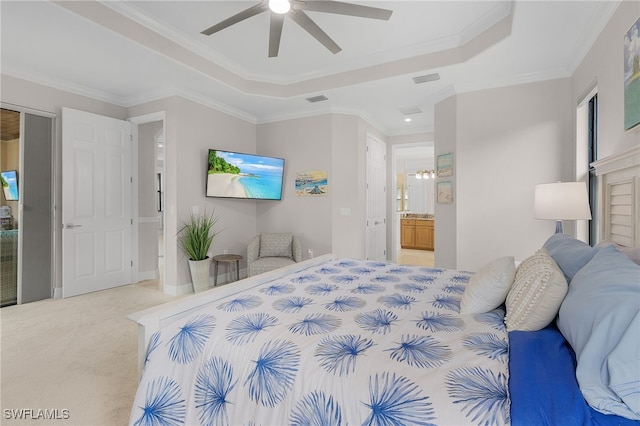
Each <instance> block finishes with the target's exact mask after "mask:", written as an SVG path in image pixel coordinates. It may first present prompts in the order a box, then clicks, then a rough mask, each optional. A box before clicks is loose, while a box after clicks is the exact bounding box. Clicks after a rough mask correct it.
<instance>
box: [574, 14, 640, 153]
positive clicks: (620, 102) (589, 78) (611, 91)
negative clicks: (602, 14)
mask: <svg viewBox="0 0 640 426" xmlns="http://www.w3.org/2000/svg"><path fill="white" fill-rule="evenodd" d="M638 17H640V2H637V1H622V2H620V5H619V6H618V9H617V10H616V11H615V13H614V14H613V16H612V17H611V19H610V20H609V22H608V23H607V25H606V26H605V28H604V29H603V30H602V32H601V33H600V35H599V36H598V38H597V39H596V41H595V42H594V44H593V46H592V47H591V49H590V50H589V52H588V53H587V55H586V56H585V58H584V59H583V60H582V62H581V63H580V65H579V66H578V68H577V69H576V71H575V72H574V74H573V77H572V88H573V94H572V97H573V101H574V105H573V107H574V108H575V107H576V106H577V105H578V102H580V101H581V100H582V98H583V97H584V96H585V95H586V94H587V93H588V92H589V91H590V90H591V89H592V87H593V86H594V84H595V85H597V88H598V158H600V159H602V158H605V157H608V156H610V155H612V154H615V153H620V152H623V151H626V150H628V149H630V148H632V147H634V146H638V144H640V126H638V127H636V128H635V130H634V131H629V132H625V131H624V121H623V120H624V81H623V72H624V64H623V37H624V35H625V34H626V32H627V30H629V28H631V25H633V23H635V22H636V20H637V19H638Z"/></svg>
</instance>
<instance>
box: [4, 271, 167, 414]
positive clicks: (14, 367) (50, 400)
mask: <svg viewBox="0 0 640 426" xmlns="http://www.w3.org/2000/svg"><path fill="white" fill-rule="evenodd" d="M173 299H174V297H172V296H168V295H166V294H164V293H162V292H161V291H160V290H158V289H157V281H148V282H145V283H142V284H132V285H128V286H124V287H118V288H115V289H110V290H104V291H100V292H95V293H91V294H86V295H82V296H76V297H71V298H68V299H48V300H43V301H40V302H34V303H27V304H24V305H19V306H9V307H6V308H2V309H1V310H0V330H1V332H2V333H1V334H2V336H1V338H0V342H1V347H0V356H1V360H0V363H1V364H0V365H1V370H0V373H1V384H0V407H1V410H0V416H1V418H0V423H1V424H3V425H13V424H16V425H18V424H19V425H24V424H36V425H44V424H47V425H49V424H55V425H80V426H100V425H126V424H128V421H129V414H130V413H131V405H132V402H133V397H134V394H135V391H136V388H137V383H138V372H137V325H136V324H135V323H134V322H132V321H130V320H128V319H127V315H129V314H130V313H133V312H136V311H139V310H142V309H145V308H148V307H151V306H156V305H159V304H161V303H165V302H168V301H170V300H173ZM29 409H31V410H33V415H31V416H30V417H34V416H37V414H38V411H37V410H57V412H54V413H57V415H58V416H59V417H67V416H65V411H63V410H68V411H66V413H68V419H59V420H46V419H36V420H33V419H26V420H25V419H23V420H16V419H13V418H11V417H13V414H9V413H13V411H10V412H9V411H7V410H29ZM50 413H51V411H50Z"/></svg>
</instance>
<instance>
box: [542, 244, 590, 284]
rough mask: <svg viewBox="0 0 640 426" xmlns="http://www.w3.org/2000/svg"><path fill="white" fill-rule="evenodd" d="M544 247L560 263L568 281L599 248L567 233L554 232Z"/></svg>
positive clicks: (569, 281)
mask: <svg viewBox="0 0 640 426" xmlns="http://www.w3.org/2000/svg"><path fill="white" fill-rule="evenodd" d="M542 247H543V248H545V249H547V251H548V252H549V254H550V255H551V257H552V258H553V260H555V262H556V263H557V264H558V266H559V267H560V269H561V270H562V273H563V274H564V277H565V278H566V279H567V282H568V283H571V280H572V279H573V277H574V275H575V274H576V272H578V271H579V270H580V269H581V268H582V267H583V266H584V265H586V264H587V263H588V262H589V261H590V260H591V259H593V256H595V254H596V253H597V252H598V250H599V249H597V248H595V247H591V246H589V244H587V243H585V242H583V241H580V240H576V239H575V238H573V237H571V236H569V235H566V234H553V235H552V236H551V237H549V239H548V240H547V241H546V242H545V243H544V245H543V246H542Z"/></svg>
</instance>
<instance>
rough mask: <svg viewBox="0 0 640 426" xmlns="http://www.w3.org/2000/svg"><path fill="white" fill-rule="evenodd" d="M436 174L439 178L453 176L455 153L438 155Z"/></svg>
mask: <svg viewBox="0 0 640 426" xmlns="http://www.w3.org/2000/svg"><path fill="white" fill-rule="evenodd" d="M436 173H437V175H438V177H446V176H453V152H447V153H446V154H440V155H438V157H437V158H436Z"/></svg>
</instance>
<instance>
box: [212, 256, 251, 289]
mask: <svg viewBox="0 0 640 426" xmlns="http://www.w3.org/2000/svg"><path fill="white" fill-rule="evenodd" d="M242 259H244V257H242V256H241V255H239V254H219V255H217V256H213V259H212V260H213V286H214V287H215V286H217V285H218V264H220V263H226V264H227V265H228V272H231V267H232V265H233V263H234V262H235V264H236V280H239V279H240V261H241V260H242Z"/></svg>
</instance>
